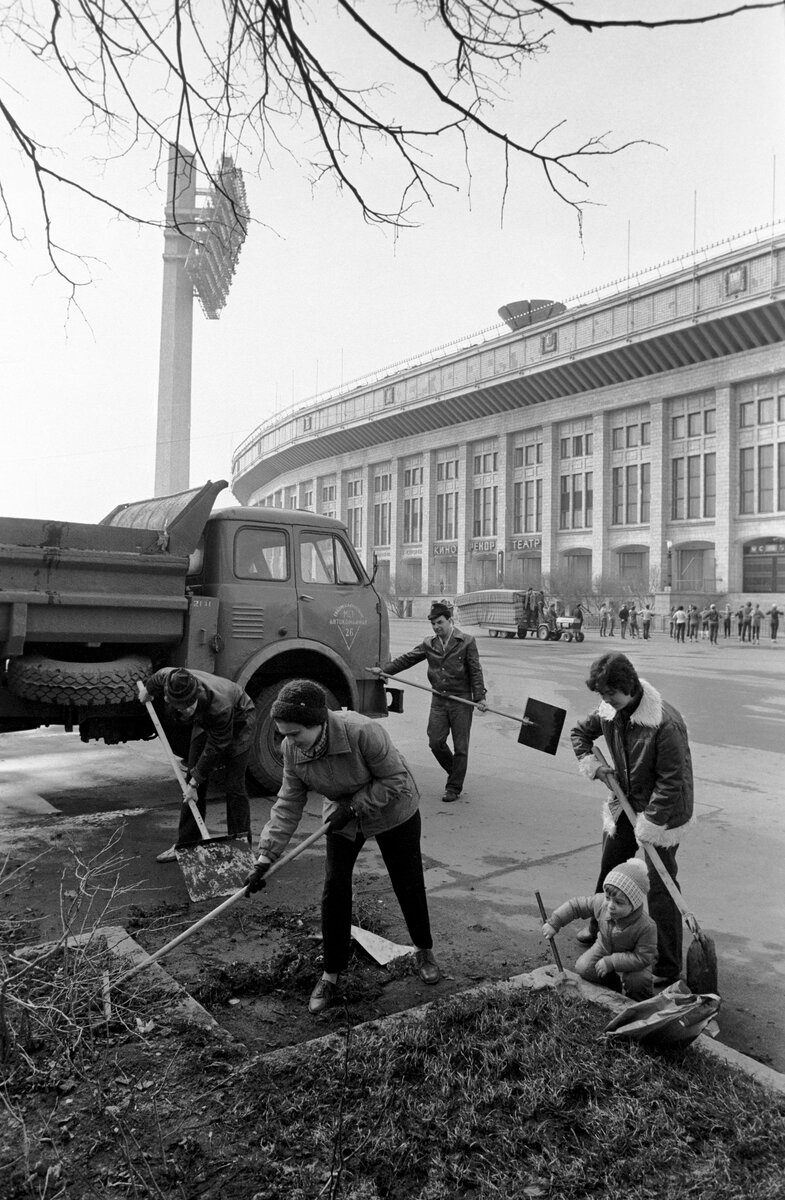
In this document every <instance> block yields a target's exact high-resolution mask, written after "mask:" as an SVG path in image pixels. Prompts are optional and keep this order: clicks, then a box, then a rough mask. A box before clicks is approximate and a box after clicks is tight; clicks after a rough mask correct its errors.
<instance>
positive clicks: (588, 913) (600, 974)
mask: <svg viewBox="0 0 785 1200" xmlns="http://www.w3.org/2000/svg"><path fill="white" fill-rule="evenodd" d="M648 894H649V876H648V872H647V870H646V864H645V863H644V862H643V861H642V860H641V859H640V858H631V859H629V860H628V861H627V862H625V863H621V864H620V865H619V866H618V867H615V868H614V869H613V870H612V871H609V872H608V874H607V875H606V876H605V882H604V884H603V886H602V891H601V892H598V893H597V894H596V895H595V896H573V898H572V899H571V900H567V901H566V902H565V903H564V904H560V905H559V907H558V908H557V909H555V910H554V911H553V912H552V913H551V915H550V917H549V918H548V920H547V921H546V922H545V924H544V925H543V927H542V933H543V937H546V938H553V937H555V936H556V934H557V933H558V932H559V930H560V929H563V928H564V926H565V925H569V924H570V923H571V922H572V921H577V920H578V918H579V917H582V918H583V919H584V920H586V919H591V920H593V921H594V922H595V924H596V926H597V937H596V940H595V942H594V945H593V946H592V947H591V948H590V949H589V950H587V951H586V952H585V953H584V954H582V955H581V956H580V958H579V959H578V961H577V962H576V964H575V970H576V972H577V973H578V974H579V975H580V977H581V979H585V980H587V981H588V982H589V983H599V984H603V985H604V986H605V987H611V988H613V990H614V991H617V992H619V991H620V992H623V993H624V995H625V996H629V998H630V999H631V1000H648V999H650V998H651V997H652V996H653V995H654V987H653V983H652V967H653V966H654V963H655V961H656V959H657V926H656V924H655V923H654V921H653V920H652V918H651V917H650V916H649V913H648V910H647V907H646V897H647V896H648Z"/></svg>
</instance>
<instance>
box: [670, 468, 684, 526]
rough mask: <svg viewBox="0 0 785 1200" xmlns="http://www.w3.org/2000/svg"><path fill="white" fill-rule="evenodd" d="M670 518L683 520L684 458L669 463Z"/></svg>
mask: <svg viewBox="0 0 785 1200" xmlns="http://www.w3.org/2000/svg"><path fill="white" fill-rule="evenodd" d="M671 520H672V521H683V520H684V459H683V458H674V459H673V462H672V463H671Z"/></svg>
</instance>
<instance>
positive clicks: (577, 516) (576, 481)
mask: <svg viewBox="0 0 785 1200" xmlns="http://www.w3.org/2000/svg"><path fill="white" fill-rule="evenodd" d="M572 527H573V529H581V528H582V527H583V476H582V475H573V477H572Z"/></svg>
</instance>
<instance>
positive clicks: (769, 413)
mask: <svg viewBox="0 0 785 1200" xmlns="http://www.w3.org/2000/svg"><path fill="white" fill-rule="evenodd" d="M773 421H774V399H773V397H771V396H769V397H767V398H766V399H765V400H759V401H758V424H759V425H771V424H772V423H773Z"/></svg>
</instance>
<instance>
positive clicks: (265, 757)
mask: <svg viewBox="0 0 785 1200" xmlns="http://www.w3.org/2000/svg"><path fill="white" fill-rule="evenodd" d="M291 682H292V681H291V679H279V680H278V682H277V683H273V684H271V685H270V686H269V687H266V688H262V690H261V691H260V692H259V694H258V695H257V697H256V702H255V703H256V726H255V728H254V737H253V743H252V745H251V754H250V757H249V759H248V771H249V773H250V775H251V778H252V779H253V780H254V782H255V783H257V784H258V785H259V787H260V788H261V790H262V794H263V795H267V796H269V795H275V793H276V792H277V791H278V789H279V787H280V786H281V780H282V779H283V758H282V756H281V750H280V746H281V738H280V736H279V734H278V733H277V731H276V728H275V721H274V720H273V719H272V717H271V716H270V709H271V708H272V706H273V701H274V700H275V699H276V697H277V695H278V693H279V692H280V690H281V688H282V687H283V685H284V684H285V683H291ZM319 686H320V687H321V688H322V690H323V692H324V694H325V696H326V698H327V707H328V708H330V709H332V710H333V712H335V711H337V709H339V708H340V707H341V706H340V704H339V703H338V701H337V700H336V698H335V696H334V695H333V693H332V692H331V691H330V690H329V688H326V687H324V686H323V685H322V684H319Z"/></svg>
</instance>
